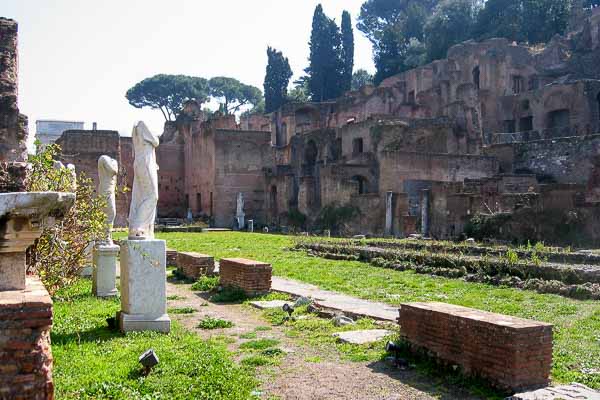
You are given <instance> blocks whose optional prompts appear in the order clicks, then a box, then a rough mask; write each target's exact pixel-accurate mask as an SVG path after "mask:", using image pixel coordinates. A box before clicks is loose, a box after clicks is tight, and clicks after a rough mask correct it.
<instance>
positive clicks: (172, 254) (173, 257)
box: [167, 249, 178, 267]
mask: <svg viewBox="0 0 600 400" xmlns="http://www.w3.org/2000/svg"><path fill="white" fill-rule="evenodd" d="M177 254H178V253H177V250H173V249H167V266H171V267H176V266H177Z"/></svg>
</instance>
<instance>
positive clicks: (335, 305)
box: [271, 276, 398, 323]
mask: <svg viewBox="0 0 600 400" xmlns="http://www.w3.org/2000/svg"><path fill="white" fill-rule="evenodd" d="M271 289H272V290H274V291H276V292H280V293H287V294H290V295H292V296H294V297H310V298H312V299H314V300H315V302H314V305H315V307H318V308H322V309H327V310H332V311H337V312H341V313H343V314H344V315H348V316H351V317H354V318H357V317H360V318H372V319H374V320H378V321H386V322H394V323H395V322H396V319H397V318H398V307H394V306H390V305H389V304H385V303H378V302H374V301H368V300H362V299H358V298H356V297H352V296H347V295H344V294H340V293H336V292H330V291H328V290H322V289H320V288H318V287H317V286H315V285H311V284H308V283H302V282H298V281H294V280H291V279H285V278H281V277H278V276H274V277H273V278H272V280H271Z"/></svg>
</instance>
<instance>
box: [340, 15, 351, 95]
mask: <svg viewBox="0 0 600 400" xmlns="http://www.w3.org/2000/svg"><path fill="white" fill-rule="evenodd" d="M353 69H354V31H353V29H352V18H351V17H350V13H349V12H348V11H344V12H343V13H342V89H343V90H344V91H347V90H350V89H351V87H352V71H353Z"/></svg>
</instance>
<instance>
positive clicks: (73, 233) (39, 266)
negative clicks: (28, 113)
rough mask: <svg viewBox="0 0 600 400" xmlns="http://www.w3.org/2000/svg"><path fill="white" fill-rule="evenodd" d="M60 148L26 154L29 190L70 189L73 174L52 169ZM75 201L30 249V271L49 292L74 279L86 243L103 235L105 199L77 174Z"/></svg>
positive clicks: (82, 261)
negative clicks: (28, 167) (60, 219)
mask: <svg viewBox="0 0 600 400" xmlns="http://www.w3.org/2000/svg"><path fill="white" fill-rule="evenodd" d="M59 151H60V147H59V146H58V145H48V146H45V147H44V148H43V150H42V151H41V152H39V153H38V154H36V155H32V156H29V163H31V165H32V169H31V178H30V179H29V186H28V187H27V190H28V191H32V192H44V191H55V192H72V191H73V183H74V182H73V177H72V175H71V172H70V171H69V170H68V169H67V168H55V167H54V160H55V159H56V157H57V155H58V153H59ZM76 183H77V188H76V191H75V192H76V196H77V197H76V200H75V204H74V205H73V207H72V208H71V209H70V210H69V211H68V212H67V214H66V215H65V217H64V218H63V220H62V221H58V222H56V224H55V225H54V226H51V227H45V228H44V229H43V231H42V235H41V236H40V238H39V239H38V240H36V242H35V243H34V245H33V246H32V247H31V249H30V263H29V265H28V269H29V271H35V272H36V273H37V274H38V275H39V276H40V278H41V279H42V282H43V283H44V285H45V286H46V288H47V289H48V291H49V292H50V293H54V292H55V291H56V290H58V289H60V288H61V287H63V286H65V285H68V284H69V283H71V282H72V281H73V280H74V279H76V278H77V277H78V276H79V275H80V272H81V269H82V268H83V267H84V266H85V265H86V263H87V258H88V251H87V249H88V246H89V245H90V243H92V242H94V241H95V240H98V239H100V238H102V237H103V235H105V232H106V228H105V227H106V222H105V218H106V216H105V214H104V206H105V201H104V200H101V199H99V198H97V197H96V196H95V194H94V188H93V182H92V180H91V179H89V178H86V177H85V176H84V175H83V174H79V176H78V177H77V182H76Z"/></svg>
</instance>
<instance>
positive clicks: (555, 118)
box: [548, 109, 571, 129]
mask: <svg viewBox="0 0 600 400" xmlns="http://www.w3.org/2000/svg"><path fill="white" fill-rule="evenodd" d="M570 119H571V113H570V112H569V110H567V109H562V110H555V111H552V112H549V113H548V128H550V129H552V128H560V127H564V126H569V123H570Z"/></svg>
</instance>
